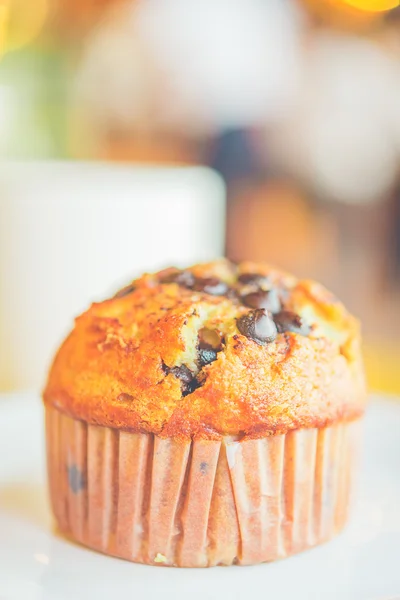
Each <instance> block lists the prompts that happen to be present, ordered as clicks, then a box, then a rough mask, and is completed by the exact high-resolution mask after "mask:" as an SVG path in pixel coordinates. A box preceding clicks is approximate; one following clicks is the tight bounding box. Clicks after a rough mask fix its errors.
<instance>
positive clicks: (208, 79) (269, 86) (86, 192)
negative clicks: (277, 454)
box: [0, 0, 400, 393]
mask: <svg viewBox="0 0 400 600" xmlns="http://www.w3.org/2000/svg"><path fill="white" fill-rule="evenodd" d="M0 157H1V158H2V160H3V165H4V166H3V170H2V173H0V202H1V201H3V206H6V203H7V198H8V199H10V198H15V197H17V198H18V199H19V201H20V202H21V203H22V204H20V205H19V206H20V213H19V215H20V214H21V213H23V214H24V215H25V220H24V221H23V223H21V218H20V216H16V215H15V211H14V213H13V214H11V213H10V209H9V208H8V209H6V208H4V209H3V212H2V217H1V219H2V230H1V231H2V238H3V240H2V244H3V250H2V253H1V254H0V257H1V256H3V267H2V269H1V268H0V272H1V274H2V280H1V288H0V289H2V290H3V292H1V294H2V295H1V296H0V302H1V303H2V304H1V305H0V309H1V311H2V323H3V326H2V331H0V338H1V339H2V340H3V341H2V345H1V349H2V354H3V356H2V364H3V371H2V373H1V374H0V389H3V390H5V389H13V388H15V387H18V385H20V386H23V387H24V386H25V387H28V386H29V385H31V383H33V382H34V384H35V385H36V380H35V377H34V375H31V374H28V375H26V376H20V381H19V382H18V376H17V375H16V373H17V372H18V371H19V372H21V371H23V372H26V373H28V371H29V373H31V372H32V365H31V367H30V370H29V368H28V365H27V362H28V359H25V362H24V361H22V366H21V363H20V362H19V361H18V360H17V359H16V358H15V357H16V356H18V352H21V351H22V348H23V346H24V342H23V334H21V335H20V337H18V335H17V338H18V344H17V347H16V348H14V355H13V356H14V358H13V360H11V359H10V358H9V352H8V349H9V347H11V346H10V345H11V343H12V340H13V339H15V331H16V325H17V324H18V323H19V324H20V325H21V323H22V322H23V323H24V329H23V332H25V333H26V331H27V328H28V329H29V328H30V326H31V323H30V322H25V321H24V320H23V319H22V317H21V315H24V318H26V315H27V314H28V317H29V319H31V321H34V324H33V325H32V327H31V328H30V329H29V331H30V332H31V339H32V348H33V349H34V347H35V346H34V340H35V338H36V339H37V338H38V337H40V331H41V329H43V328H44V327H45V324H46V314H43V307H45V308H46V310H48V306H47V307H46V298H48V297H49V294H50V297H51V298H52V306H53V307H54V310H53V313H52V314H53V320H54V323H55V322H56V319H57V318H58V319H61V320H62V318H64V317H62V315H63V314H64V313H63V311H62V310H61V308H59V309H58V312H57V306H58V305H57V294H59V295H60V296H62V297H65V296H66V295H67V296H68V290H70V291H71V290H72V288H73V284H71V282H73V281H74V272H76V271H74V269H79V268H83V267H82V257H86V254H87V252H86V250H85V231H89V230H90V231H98V232H99V235H98V237H95V236H94V237H93V235H92V234H91V235H92V237H91V240H92V241H91V244H92V245H91V248H92V250H93V248H95V249H96V248H99V247H103V246H102V244H103V245H104V244H105V246H104V247H106V248H114V250H115V254H114V255H112V256H113V258H114V259H115V260H114V262H113V264H114V265H115V264H119V261H118V256H124V257H125V259H124V261H122V262H121V264H120V267H121V268H118V269H117V270H116V278H117V276H118V278H121V279H122V276H123V275H125V271H127V269H128V266H127V264H128V261H127V260H126V256H128V257H129V261H130V262H129V265H131V267H130V268H131V270H132V272H134V271H135V270H136V269H139V268H149V269H151V268H156V267H158V266H163V265H164V264H165V262H167V259H171V260H174V261H175V262H178V263H185V262H190V261H191V260H192V259H197V258H203V259H206V258H209V257H211V256H212V255H214V254H216V253H218V252H225V253H226V255H227V256H228V257H229V258H231V259H233V260H240V259H254V260H263V261H264V260H265V261H268V262H270V263H276V264H277V265H279V266H281V267H282V268H285V269H288V270H290V271H294V272H295V273H296V274H297V275H299V276H302V277H313V278H317V279H319V280H321V281H322V282H323V283H324V284H325V285H326V286H328V287H329V288H331V289H332V290H333V291H334V292H335V293H336V294H337V295H338V296H339V297H340V298H341V299H342V300H343V301H344V302H345V303H346V304H347V305H348V307H349V309H351V310H352V311H353V312H354V313H356V314H357V315H359V316H360V318H361V320H362V323H363V330H364V336H365V357H366V366H367V375H368V378H369V381H370V385H371V387H372V389H374V390H379V391H386V392H394V393H400V369H399V364H400V317H399V313H400V8H399V2H398V0H348V1H345V0H128V1H126V0H125V1H120V0H68V1H67V0H35V1H34V2H33V1H32V0H0ZM55 159H56V160H57V163H53V162H51V161H54V160H55ZM32 160H34V161H39V162H37V163H36V162H35V163H34V164H33V166H32V163H29V162H27V161H32ZM65 160H69V161H70V160H72V161H78V162H79V165H81V166H80V167H79V166H78V165H77V164H76V163H75V162H74V167H73V173H71V171H70V166H67V167H66V166H65V165H64V164H63V162H60V161H65ZM9 161H12V162H9ZM15 161H17V162H15ZM18 161H23V163H19V162H18ZM88 161H89V162H88ZM93 162H94V163H98V164H97V167H96V166H94V165H93V164H92V163H93ZM110 163H113V164H114V167H113V165H112V164H111V165H110ZM122 163H123V164H122ZM18 164H19V165H20V166H18ZM35 165H36V166H37V168H36V166H35ZM195 165H201V166H203V167H208V168H209V169H211V170H206V169H204V168H203V169H200V170H196V169H194V170H193V169H192V170H190V169H189V170H188V169H187V168H185V167H191V166H195ZM141 166H142V168H141ZM96 168H97V169H98V170H95V171H93V169H96ZM130 168H131V170H129V169H130ZM160 168H161V171H160ZM32 169H33V171H32ZM143 169H144V171H146V173H147V175H146V176H145V182H144V183H143ZM213 171H214V172H217V173H219V178H218V176H217V175H215V174H214V173H213ZM55 172H56V174H55ZM128 172H129V173H131V175H127V173H128ZM167 172H168V173H171V176H170V175H168V176H167V180H168V181H166V180H165V174H166V173H167ZM38 173H39V175H38ZM105 173H107V175H105ZM140 173H142V174H140ZM160 173H162V175H160ZM187 173H189V175H187ZM182 174H185V175H184V178H186V179H185V184H184V185H183V188H182V185H181V184H180V182H181V181H182V176H183V175H182ZM160 177H161V180H160ZM138 178H139V179H138ZM168 178H169V179H168ZM138 181H139V183H138ZM160 181H161V182H163V183H162V186H161V188H160V185H159V184H160ZM222 181H223V182H224V184H222V183H221V182H222ZM124 182H125V183H124ZM47 184H48V185H47ZM139 184H140V185H139ZM21 185H22V187H21ZM24 186H25V187H24ZM140 186H142V187H140ZM143 186H144V187H143ZM178 188H179V189H180V195H179V198H181V204H179V202H178V204H177V205H175V204H174V198H177V196H176V193H175V192H176V190H177V189H178ZM100 189H101V190H102V193H101V194H100V195H102V196H103V197H104V199H103V200H104V202H105V203H106V204H102V207H103V208H102V209H101V210H100V209H98V208H97V206H96V204H95V203H96V198H97V197H98V195H99V190H100ZM144 189H145V190H147V191H143V190H144ZM62 190H64V195H63V194H61V191H62ZM65 190H66V192H65ZM127 190H130V191H127ZM61 196H62V198H61V199H60V197H61ZM121 196H123V197H124V198H126V202H125V201H124V203H123V206H122V204H121V203H120V202H119V200H118V198H120V197H121ZM225 196H226V201H225ZM23 197H26V198H25V200H28V201H29V202H30V204H29V210H28V212H26V209H25V208H24V206H23V202H24V199H23ZM130 198H132V202H130V200H129V199H130ZM151 198H153V199H154V198H156V199H157V202H158V203H159V204H157V205H154V206H153V205H152V204H151V202H152V200H151ZM72 200H74V201H72ZM33 202H36V203H37V205H36V204H32V203H33ZM58 202H59V203H60V207H61V208H60V210H58V208H57V206H58V204H57V203H58ZM88 202H93V203H92V204H91V205H90V206H91V208H87V203H88ZM107 202H108V203H109V204H107ZM145 204H146V206H150V207H151V215H153V216H154V220H155V221H157V223H158V225H157V228H156V229H157V232H158V233H157V235H155V236H153V237H151V236H150V238H149V236H148V235H147V232H148V228H150V229H151V227H152V225H151V221H149V220H148V219H149V216H148V212H149V211H147V213H146V211H145V208H144V205H145ZM14 205H15V202H14ZM161 205H162V206H163V207H164V212H161V213H160V211H159V209H158V208H157V207H158V206H161ZM32 206H34V207H35V210H33V211H32ZM36 206H37V209H36ZM54 206H55V207H56V208H55V209H54ZM82 206H86V208H85V209H82V208H81V207H82ZM182 206H188V207H189V210H188V211H187V214H186V213H185V211H184V209H183V208H182ZM50 207H53V208H50ZM99 210H100V212H101V214H102V215H103V216H102V221H101V226H100V225H99V226H98V227H97V225H96V223H97V218H98V212H99ZM7 211H8V212H7ZM52 211H53V212H52ZM71 211H75V212H71ZM113 211H116V213H115V214H117V216H119V218H120V220H121V222H122V221H123V222H124V223H132V228H131V229H129V230H126V231H125V229H124V232H125V233H124V235H121V230H120V228H119V226H118V223H117V224H115V223H114V226H113V227H111V226H109V227H108V231H107V232H106V229H105V223H106V222H107V218H106V219H105V218H104V215H110V214H111V213H113ZM145 213H146V214H145ZM27 214H29V215H30V216H29V217H27V216H26V215H27ZM185 214H186V216H185ZM9 215H11V216H9ZM43 215H45V216H43ZM49 215H53V216H52V217H51V218H50V217H49ZM60 215H66V216H65V218H64V216H62V217H61V216H60ZM73 215H75V216H76V218H75V217H74V216H73ZM146 215H147V216H146ZM176 215H180V216H181V217H180V218H177V216H176ZM182 215H183V216H182ZM57 219H58V221H57ZM146 219H147V220H146ZM54 220H56V221H57V228H58V229H57V231H58V232H64V233H62V234H61V233H60V235H58V234H57V233H56V234H55V235H53V238H52V240H50V241H49V243H51V244H54V248H55V249H56V248H58V250H57V251H56V250H54V252H56V254H55V255H54V256H61V254H62V252H64V254H63V256H64V255H65V252H66V251H65V248H64V250H62V249H60V248H61V246H60V247H59V246H57V244H58V243H60V244H62V242H63V240H64V243H65V247H67V246H66V245H67V243H68V244H69V247H71V244H72V245H75V246H76V247H75V250H76V251H75V252H74V253H67V254H66V255H65V256H64V259H65V260H64V259H63V260H64V262H63V263H62V265H63V267H62V269H63V272H60V271H61V267H60V262H58V263H57V261H54V260H53V263H50V262H46V260H47V259H48V256H47V255H48V254H51V251H50V252H49V248H48V246H44V245H43V240H45V239H46V240H47V237H46V235H47V234H48V231H49V230H50V229H52V227H53V224H54V222H55V221H54ZM78 221H79V223H80V225H81V227H80V228H78V229H75V226H76V223H77V222H78ZM68 223H69V225H68ZM149 223H150V224H149ZM199 223H200V225H199ZM213 223H214V225H212V224H213ZM160 224H161V225H162V227H161V226H160ZM96 227H97V229H96ZM35 228H36V229H35ZM68 228H69V229H68ZM33 229H35V231H36V234H35V235H36V237H35V235H33V234H32V231H33ZM67 229H68V230H69V232H70V236H69V237H68V236H67V235H66V234H65V231H66V230H67ZM163 231H164V233H163ZM182 231H186V232H189V235H188V236H186V237H187V239H186V238H185V240H183V241H182V243H180V244H179V243H176V244H175V246H174V247H173V248H172V246H171V247H169V246H170V244H169V241H168V240H172V239H174V240H180V239H181V232H182ZM30 232H31V233H30ZM130 232H131V234H130ZM165 232H166V233H167V237H165V239H164V238H163V235H165ZM196 235H197V237H196ZM168 236H169V237H168ZM38 239H40V240H41V241H42V250H41V253H37V252H36V250H37V245H38V243H39V242H38ZM60 240H61V241H60ZM105 240H106V241H105ZM193 240H197V241H193ZM22 241H23V244H22V243H21V244H20V242H22ZM134 242H135V244H136V245H135V244H134ZM86 243H87V242H86ZM149 244H150V245H149ZM39 245H40V244H39ZM22 247H23V251H22V250H21V251H20V252H19V251H18V248H22ZM80 248H82V251H80ZM149 248H150V249H151V248H153V249H154V248H156V249H157V252H156V253H154V252H153V253H152V254H151V257H150V258H148V259H147V257H149V256H150V255H149ZM35 252H36V254H35ZM57 252H59V254H57ZM108 255H109V254H106V253H105V254H104V256H105V257H106V256H108ZM5 257H7V259H6V258H5ZM34 257H36V258H34ZM91 257H92V258H91V260H89V259H87V261H86V263H85V269H86V270H85V271H84V272H83V271H82V273H83V275H82V278H81V280H79V281H82V282H83V284H82V285H81V289H82V290H84V291H83V292H82V294H81V296H79V291H77V290H75V291H76V297H78V296H79V301H77V300H76V297H75V296H73V294H72V292H71V301H70V302H69V304H68V303H67V304H68V306H66V307H65V311H64V312H65V314H66V315H67V314H68V315H70V313H71V318H72V314H73V313H74V311H75V312H76V311H78V309H79V310H82V308H83V307H84V305H85V303H87V302H88V301H89V300H90V299H93V298H95V297H96V294H100V292H101V289H100V287H99V285H98V278H97V275H99V277H100V275H102V276H103V278H104V281H106V282H107V284H110V286H111V283H114V281H111V279H112V278H111V275H110V273H111V267H110V269H109V270H108V271H107V270H106V269H105V272H104V273H98V272H97V271H96V279H95V280H94V279H93V282H92V279H91V277H92V275H93V270H94V269H93V265H95V264H96V260H97V261H100V264H104V263H102V262H101V261H102V260H105V258H102V257H103V254H102V253H101V252H99V253H97V252H96V251H93V252H92V253H91ZM86 258H87V257H86ZM85 260H86V259H84V262H85ZM6 262H7V264H6V265H5V263H6ZM16 264H18V269H16V268H15V265H16ZM0 265H1V258H0ZM57 265H58V267H57ZM121 265H124V267H123V268H122V266H121ZM35 269H37V272H38V273H39V274H40V276H39V279H38V278H37V276H36V275H35V273H36V271H35ZM68 272H69V273H70V279H68V276H67V275H65V273H68ZM15 273H16V274H15ZM27 273H29V276H27ZM64 275H65V276H64ZM106 275H107V276H106ZM17 279H18V282H17V283H15V281H14V280H17ZM75 280H76V277H75ZM35 281H36V282H38V281H40V286H39V283H38V284H37V286H36V289H35ZM10 282H12V285H11V288H10ZM63 286H64V287H63ZM92 290H93V291H92ZM17 296H18V298H17ZM31 296H32V297H33V296H34V297H35V298H36V304H32V302H31ZM21 298H23V300H24V302H26V304H24V302H22V301H21ZM28 300H29V302H28ZM32 306H33V307H35V306H36V309H35V310H34V308H32ZM38 307H41V308H42V312H40V310H39V308H38ZM35 311H36V312H35ZM68 311H69V312H68ZM68 318H69V317H68ZM21 319H22V321H21ZM49 322H51V323H53V321H51V319H50V321H49ZM50 329H52V330H54V327H53V325H52V326H51V327H50ZM60 336H61V332H57V336H55V337H57V341H58V337H60ZM50 337H51V336H50ZM49 339H50V338H49ZM50 342H51V343H50ZM55 344H56V339H55V338H54V339H51V340H50V341H49V344H48V345H47V346H46V347H45V348H44V349H43V361H45V358H46V356H47V354H48V353H49V351H50V346H51V347H53V346H54V345H55ZM30 353H31V356H32V353H34V350H32V349H30ZM46 353H47V354H46ZM21 360H22V359H21ZM0 362H1V361H0ZM41 376H42V375H41Z"/></svg>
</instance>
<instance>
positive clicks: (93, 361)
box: [44, 259, 365, 439]
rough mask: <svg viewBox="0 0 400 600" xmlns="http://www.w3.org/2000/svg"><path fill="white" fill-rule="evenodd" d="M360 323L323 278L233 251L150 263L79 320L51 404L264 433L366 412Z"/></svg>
mask: <svg viewBox="0 0 400 600" xmlns="http://www.w3.org/2000/svg"><path fill="white" fill-rule="evenodd" d="M364 400H365V384H364V375H363V368H362V361H361V354H360V337H359V325H358V322H357V320H356V319H355V318H354V317H352V316H351V315H350V314H349V313H348V312H347V311H346V310H345V308H344V306H343V305H342V304H341V303H340V302H339V301H338V300H337V299H336V298H335V297H334V296H333V295H332V294H331V293H329V292H328V291H327V290H326V289H325V288H324V287H322V286H321V285H319V284H318V283H315V282H313V281H308V280H307V281H304V280H303V281H300V280H297V279H296V278H295V277H293V276H291V275H288V274H287V273H284V272H282V271H280V270H278V269H275V268H272V267H270V266H268V265H265V264H256V263H251V262H243V263H240V264H238V265H235V264H233V263H231V262H229V261H227V260H224V259H223V260H218V261H214V262H211V263H207V264H199V265H195V266H193V267H190V268H188V269H185V270H179V269H175V268H171V269H166V270H163V271H160V272H158V273H155V274H145V275H143V276H142V277H140V278H139V279H136V280H134V281H133V282H132V283H131V284H130V285H128V286H127V287H125V288H123V289H122V290H120V291H119V292H118V293H117V294H116V295H115V296H114V297H113V298H110V299H108V300H105V301H103V302H99V303H94V304H93V305H92V306H91V307H90V308H89V310H87V311H86V312H85V313H83V314H82V315H81V316H80V317H78V318H77V319H76V321H75V327H74V329H73V331H72V332H71V333H70V335H69V336H68V337H67V339H66V340H65V341H64V343H63V344H62V345H61V347H60V349H59V351H58V353H57V355H56V357H55V360H54V363H53V365H52V367H51V369H50V373H49V377H48V382H47V385H46V388H45V391H44V401H45V403H49V404H52V405H54V406H56V407H57V408H59V409H60V410H61V411H63V412H65V413H67V414H69V415H71V416H72V417H74V418H77V419H82V420H84V421H87V422H89V423H92V424H98V425H104V426H110V427H115V428H119V429H126V430H130V431H140V432H151V433H156V434H159V435H161V436H164V437H182V438H187V437H190V436H192V437H204V438H209V439H217V438H219V437H220V436H221V435H235V436H236V435H239V436H241V437H249V438H250V437H253V438H254V437H261V436H265V435H271V434H279V433H286V432H287V431H289V430H291V429H297V428H302V427H323V426H326V425H328V424H330V423H333V422H336V421H339V420H351V419H354V418H356V417H358V416H359V415H360V414H361V413H362V412H363V405H364Z"/></svg>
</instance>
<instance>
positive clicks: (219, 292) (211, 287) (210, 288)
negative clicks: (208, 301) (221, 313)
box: [193, 277, 228, 296]
mask: <svg viewBox="0 0 400 600" xmlns="http://www.w3.org/2000/svg"><path fill="white" fill-rule="evenodd" d="M193 289H195V290H196V291H198V292H204V293H205V294H210V295H212V296H224V295H225V294H226V293H227V291H228V286H227V284H226V283H225V282H224V281H221V280H220V279H217V278H216V277H208V278H207V279H196V281H195V284H194V286H193Z"/></svg>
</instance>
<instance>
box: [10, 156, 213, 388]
mask: <svg viewBox="0 0 400 600" xmlns="http://www.w3.org/2000/svg"><path fill="white" fill-rule="evenodd" d="M224 229H225V192H224V186H223V183H222V181H221V179H220V178H219V176H218V175H217V174H216V173H214V172H213V171H211V170H209V169H206V168H202V167H183V168H177V167H171V168H169V167H165V168H162V167H137V166H136V167H132V166H122V165H114V164H102V163H93V164H88V163H74V162H31V163H26V162H21V163H15V162H12V163H7V162H5V163H2V164H1V165H0V391H9V390H20V389H40V387H41V386H42V385H43V383H44V379H45V375H46V370H47V368H48V366H49V363H50V360H51V358H52V355H53V353H54V352H55V350H56V348H57V346H58V344H59V343H60V341H61V340H62V338H63V337H64V336H65V335H66V334H67V333H68V331H69V330H70V329H71V327H72V325H73V318H74V316H76V315H78V314H79V313H80V312H82V311H83V310H84V309H85V308H87V307H88V305H89V304H90V302H92V301H95V300H99V299H102V298H104V297H107V295H110V294H112V293H113V291H115V289H117V287H118V286H119V285H123V284H125V283H127V282H128V281H130V280H131V279H132V278H133V277H134V276H135V275H136V274H140V272H142V271H151V270H156V269H159V268H163V267H165V266H168V265H170V264H176V265H178V266H181V265H185V264H191V263H194V262H198V261H202V260H211V259H213V258H214V257H216V256H218V255H221V254H222V252H223V249H224Z"/></svg>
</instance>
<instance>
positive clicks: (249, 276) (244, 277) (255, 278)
mask: <svg viewBox="0 0 400 600" xmlns="http://www.w3.org/2000/svg"><path fill="white" fill-rule="evenodd" d="M238 282H239V283H243V284H245V285H256V286H257V287H260V288H264V287H266V288H267V289H268V288H270V287H271V280H270V279H269V277H267V276H266V275H260V274H259V273H241V274H240V275H239V277H238Z"/></svg>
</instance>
